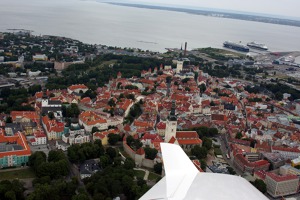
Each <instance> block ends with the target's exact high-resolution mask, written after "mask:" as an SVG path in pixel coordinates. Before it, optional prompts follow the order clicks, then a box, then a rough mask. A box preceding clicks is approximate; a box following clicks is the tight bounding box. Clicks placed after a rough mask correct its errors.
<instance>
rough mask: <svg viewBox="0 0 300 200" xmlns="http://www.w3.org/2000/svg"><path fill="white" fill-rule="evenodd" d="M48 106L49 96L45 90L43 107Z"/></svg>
mask: <svg viewBox="0 0 300 200" xmlns="http://www.w3.org/2000/svg"><path fill="white" fill-rule="evenodd" d="M47 106H48V96H47V90H46V89H44V90H43V96H42V107H47Z"/></svg>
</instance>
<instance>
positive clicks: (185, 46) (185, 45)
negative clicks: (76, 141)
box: [184, 42, 187, 56]
mask: <svg viewBox="0 0 300 200" xmlns="http://www.w3.org/2000/svg"><path fill="white" fill-rule="evenodd" d="M186 48H187V42H185V44H184V56H186Z"/></svg>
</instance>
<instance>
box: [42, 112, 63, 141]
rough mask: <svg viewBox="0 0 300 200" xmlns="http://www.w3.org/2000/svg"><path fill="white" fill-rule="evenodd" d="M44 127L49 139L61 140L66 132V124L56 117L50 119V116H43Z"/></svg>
mask: <svg viewBox="0 0 300 200" xmlns="http://www.w3.org/2000/svg"><path fill="white" fill-rule="evenodd" d="M42 124H43V127H44V129H45V131H46V133H47V137H48V140H61V139H62V135H63V134H64V129H65V125H64V123H62V122H59V121H57V120H55V119H52V120H51V119H49V117H48V116H44V117H43V118H42Z"/></svg>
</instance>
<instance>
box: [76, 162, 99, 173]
mask: <svg viewBox="0 0 300 200" xmlns="http://www.w3.org/2000/svg"><path fill="white" fill-rule="evenodd" d="M99 170H101V168H100V167H99V164H98V162H96V161H95V160H94V159H91V160H86V161H84V163H83V164H81V165H80V174H93V173H96V172H97V171H99Z"/></svg>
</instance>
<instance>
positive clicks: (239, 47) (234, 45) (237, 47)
mask: <svg viewBox="0 0 300 200" xmlns="http://www.w3.org/2000/svg"><path fill="white" fill-rule="evenodd" d="M223 46H224V47H226V48H229V49H234V50H237V51H243V52H249V47H247V46H246V45H243V44H239V43H234V42H229V41H225V42H224V43H223Z"/></svg>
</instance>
